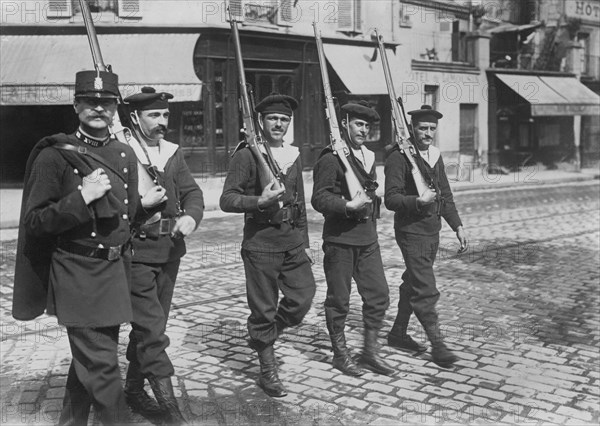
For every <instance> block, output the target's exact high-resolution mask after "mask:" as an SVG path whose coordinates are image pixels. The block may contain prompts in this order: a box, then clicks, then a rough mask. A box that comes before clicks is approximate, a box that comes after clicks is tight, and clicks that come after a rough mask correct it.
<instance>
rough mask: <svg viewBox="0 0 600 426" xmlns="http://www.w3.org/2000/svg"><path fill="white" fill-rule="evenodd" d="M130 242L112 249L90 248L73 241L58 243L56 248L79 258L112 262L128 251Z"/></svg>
mask: <svg viewBox="0 0 600 426" xmlns="http://www.w3.org/2000/svg"><path fill="white" fill-rule="evenodd" d="M130 245H131V244H130V242H129V241H128V242H126V243H125V244H120V245H118V246H114V247H91V246H86V245H83V244H79V243H75V242H73V241H59V242H58V248H60V249H62V250H64V251H66V252H69V253H73V254H78V255H80V256H86V257H94V258H96V259H104V260H109V261H111V262H114V261H116V260H119V259H120V258H121V256H123V254H124V253H125V252H126V251H127V249H129V247H130Z"/></svg>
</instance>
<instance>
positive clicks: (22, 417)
mask: <svg viewBox="0 0 600 426" xmlns="http://www.w3.org/2000/svg"><path fill="white" fill-rule="evenodd" d="M456 199H457V204H458V206H459V209H460V211H461V213H462V218H463V222H464V223H465V225H466V229H467V232H468V234H469V236H470V238H471V248H470V249H469V251H468V252H467V253H465V254H463V255H460V256H457V255H456V249H457V243H456V240H455V236H454V234H453V233H452V232H451V230H450V229H449V228H448V227H447V226H446V225H445V226H444V229H443V231H442V238H441V245H440V253H439V257H438V260H437V263H436V275H437V278H438V285H439V287H440V290H441V292H442V297H441V299H440V302H439V304H438V307H439V311H440V317H441V321H442V323H443V329H444V332H445V334H446V338H447V341H448V342H449V345H450V346H451V347H452V348H453V349H454V350H455V351H456V353H457V354H458V355H459V357H460V358H461V360H460V361H459V362H458V363H457V364H456V366H454V367H453V368H451V369H442V368H439V367H437V366H436V365H435V364H433V363H432V362H431V361H430V356H429V355H428V354H427V353H425V354H422V355H419V356H412V355H410V354H406V353H403V352H399V351H396V350H393V349H391V348H389V347H387V346H383V347H382V354H383V355H384V356H385V357H386V359H387V360H388V362H389V363H391V364H392V365H393V366H394V367H395V368H396V369H397V372H396V373H395V374H394V375H393V376H390V377H386V376H382V375H376V374H372V373H368V374H366V375H365V376H363V377H361V378H352V377H348V376H344V375H342V374H340V373H338V372H337V370H334V369H333V368H332V367H331V364H330V363H331V352H330V346H329V340H328V335H327V331H326V328H325V326H324V321H325V320H324V313H323V301H324V298H325V288H326V284H325V280H324V274H323V270H322V263H321V260H322V258H321V253H322V252H321V250H320V243H321V242H320V232H321V226H322V220H321V217H320V215H318V214H317V213H316V212H314V211H312V210H310V211H309V222H310V231H311V232H310V236H311V241H312V248H313V255H314V258H315V260H316V264H315V266H314V267H313V271H314V273H315V278H316V280H317V287H318V290H317V294H316V296H315V299H314V303H313V307H312V309H311V311H310V312H309V314H308V315H307V317H306V321H305V323H304V324H303V325H302V326H300V327H297V328H295V329H292V330H290V331H287V332H286V333H285V334H284V335H283V337H282V339H281V340H280V341H279V342H278V343H277V345H276V352H277V355H278V357H279V361H280V364H281V366H280V371H281V373H280V376H281V379H282V380H283V382H284V383H285V385H286V386H287V388H288V391H289V395H288V396H287V397H286V398H282V399H271V398H269V397H268V396H266V395H265V394H264V393H263V392H262V391H261V390H260V389H259V388H258V387H257V386H256V384H255V379H256V377H257V374H258V371H259V369H258V362H257V360H256V357H255V356H254V354H253V353H252V352H251V350H250V349H249V348H248V347H247V346H246V342H245V338H246V329H245V322H246V317H247V315H248V313H249V312H248V309H247V307H246V302H245V285H244V271H243V266H242V264H241V259H240V255H239V249H240V246H239V243H240V235H241V227H242V223H241V222H242V218H241V216H239V215H234V216H223V217H213V218H209V219H206V220H205V221H204V222H203V223H202V225H201V228H200V230H199V231H198V232H196V233H195V234H194V235H193V237H192V238H190V239H189V243H188V247H189V253H188V255H187V256H186V257H185V258H184V261H183V264H182V268H181V272H180V275H179V279H178V286H177V288H176V295H175V299H174V306H173V309H172V316H171V319H170V322H169V327H168V334H169V336H170V337H171V346H170V349H169V353H170V355H171V357H172V359H173V361H174V364H175V368H176V374H177V375H176V377H175V378H174V379H173V383H174V385H175V387H176V392H177V395H178V398H179V403H180V406H181V407H182V409H183V411H184V413H185V415H186V417H187V418H188V419H189V420H190V422H191V423H192V424H198V425H225V424H227V425H250V424H278V425H279V424H282V425H364V424H373V425H384V424H386V425H387V424H389V425H395V424H441V423H445V424H455V423H458V424H597V423H598V421H599V413H600V395H599V393H600V366H599V360H600V355H599V347H600V345H599V338H600V331H599V325H600V315H599V313H598V310H597V308H598V306H599V274H598V268H599V251H600V250H599V242H600V225H599V219H600V213H599V207H600V197H599V184H598V182H597V181H596V182H587V183H577V184H565V185H557V186H554V187H550V188H548V187H543V188H542V187H525V188H521V189H514V188H513V189H503V190H496V191H490V190H486V191H464V192H460V193H457V194H456ZM379 231H380V233H379V234H380V244H381V247H382V254H383V258H384V264H385V267H386V275H387V278H388V282H389V284H390V290H391V297H392V304H391V306H392V309H390V311H389V312H388V314H387V316H386V329H387V328H389V326H390V325H391V323H392V322H393V320H394V316H395V312H396V308H395V306H396V304H397V300H398V285H399V284H400V282H401V279H400V277H401V274H402V272H403V270H404V265H403V261H402V257H401V255H400V252H399V249H398V247H397V246H396V243H395V241H394V238H393V229H392V215H391V214H390V213H389V212H385V213H384V214H383V217H382V219H381V221H380V226H379ZM15 246H16V243H15V242H14V241H6V242H4V243H3V250H2V262H1V270H0V273H1V280H2V281H1V283H0V295H1V297H0V309H1V311H0V315H1V318H2V324H1V325H2V339H1V340H2V347H1V355H2V367H1V382H2V383H1V384H2V386H1V390H0V396H1V404H2V406H1V418H0V421H1V422H2V423H3V424H36V425H37V424H40V425H42V424H44V425H45V424H53V423H55V422H56V420H57V416H58V411H59V410H60V407H61V404H62V396H63V392H64V384H65V380H66V374H67V369H68V365H69V362H70V353H69V349H68V342H67V339H66V333H65V331H64V330H63V329H62V328H60V327H58V326H57V325H56V321H55V320H54V319H53V318H51V317H42V318H40V319H38V320H37V321H34V322H28V323H22V322H15V321H14V320H12V318H11V316H10V303H11V294H12V289H11V287H12V278H13V273H14V249H15ZM351 312H352V313H351V315H350V317H349V321H348V340H349V345H350V346H351V347H352V348H353V349H354V350H355V352H358V351H359V350H360V346H361V344H362V337H361V334H362V320H361V314H360V312H361V301H360V297H359V296H358V294H357V293H356V291H354V293H353V296H352V300H351ZM411 329H412V331H413V334H414V335H415V336H416V337H418V338H419V339H420V340H422V341H425V336H424V333H423V331H422V329H421V327H420V326H419V325H418V323H417V322H416V321H415V320H413V322H412V323H411ZM128 331H129V327H123V328H122V332H121V342H122V345H121V348H120V353H121V359H122V361H123V364H122V368H123V369H124V368H125V363H124V361H125V357H124V349H125V343H126V342H127V333H128ZM382 336H383V334H382ZM382 342H383V339H382ZM123 373H124V371H123ZM138 421H139V422H140V423H143V422H144V420H143V419H142V418H138Z"/></svg>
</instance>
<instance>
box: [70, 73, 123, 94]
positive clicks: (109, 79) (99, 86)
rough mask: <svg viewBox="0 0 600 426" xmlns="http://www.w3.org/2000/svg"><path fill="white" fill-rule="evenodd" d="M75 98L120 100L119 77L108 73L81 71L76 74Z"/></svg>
mask: <svg viewBox="0 0 600 426" xmlns="http://www.w3.org/2000/svg"><path fill="white" fill-rule="evenodd" d="M75 97H83V98H111V99H118V98H119V76H118V75H117V74H113V73H112V72H108V71H95V70H92V71H79V72H78V73H77V74H75Z"/></svg>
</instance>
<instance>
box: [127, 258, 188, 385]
mask: <svg viewBox="0 0 600 426" xmlns="http://www.w3.org/2000/svg"><path fill="white" fill-rule="evenodd" d="M179 263H180V261H179V259H178V260H175V261H172V262H168V263H162V264H144V263H133V264H132V267H131V274H132V286H131V303H132V308H133V321H132V322H131V327H132V330H131V333H129V345H128V347H127V359H128V360H129V361H130V362H132V363H136V362H137V363H139V366H140V371H141V372H142V374H143V375H144V376H145V377H152V376H153V377H158V378H161V377H170V376H172V375H173V374H174V369H173V364H172V363H171V360H170V359H169V356H168V355H167V352H166V349H167V347H168V346H169V338H168V337H167V335H166V334H165V330H166V327H167V319H168V318H169V311H170V309H171V301H172V299H173V290H174V288H175V280H176V279H177V272H178V271H179Z"/></svg>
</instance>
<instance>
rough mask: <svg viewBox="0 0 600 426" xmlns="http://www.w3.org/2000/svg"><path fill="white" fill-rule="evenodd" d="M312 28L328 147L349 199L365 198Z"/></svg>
mask: <svg viewBox="0 0 600 426" xmlns="http://www.w3.org/2000/svg"><path fill="white" fill-rule="evenodd" d="M313 27H314V29H315V40H316V42H317V51H318V53H319V65H320V66H321V78H322V79H323V91H324V94H325V116H326V118H327V122H328V123H329V132H330V133H329V138H330V140H331V144H330V146H331V149H332V150H333V153H334V154H335V155H337V156H338V158H339V159H340V161H341V162H342V167H343V169H344V177H345V178H346V185H348V190H349V191H350V197H355V196H356V195H357V194H359V193H360V194H361V195H362V196H364V197H367V194H366V192H365V189H364V188H363V186H362V184H361V183H360V181H359V180H358V177H356V174H355V173H354V170H353V169H352V166H350V163H349V162H348V158H347V157H348V156H349V155H350V150H349V149H348V145H347V144H346V142H345V141H344V139H343V138H342V135H341V134H340V127H339V124H338V120H337V112H336V110H335V104H334V101H333V96H332V94H331V86H330V84H329V74H328V73H327V62H325V53H324V51H323V40H322V39H321V33H320V31H319V30H318V29H317V23H316V22H313Z"/></svg>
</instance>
